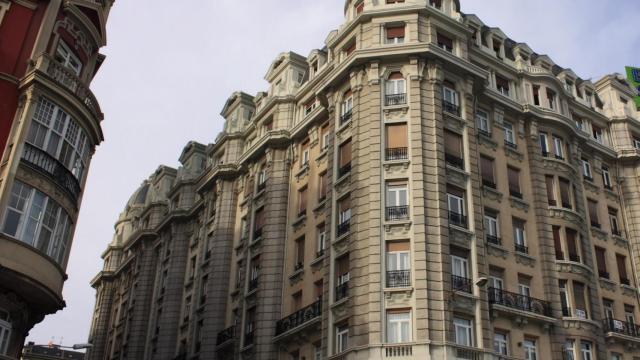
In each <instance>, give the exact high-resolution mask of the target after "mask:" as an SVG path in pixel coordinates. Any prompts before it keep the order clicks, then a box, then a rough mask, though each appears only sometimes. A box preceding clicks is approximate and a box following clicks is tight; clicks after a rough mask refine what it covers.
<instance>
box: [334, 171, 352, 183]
mask: <svg viewBox="0 0 640 360" xmlns="http://www.w3.org/2000/svg"><path fill="white" fill-rule="evenodd" d="M351 171H353V169H352V170H351ZM351 171H349V172H348V173H347V174H344V175H342V176H341V177H339V178H338V179H337V180H336V182H335V184H334V187H336V186H339V185H340V184H342V183H343V182H344V181H345V180H347V179H348V178H349V177H350V176H351Z"/></svg>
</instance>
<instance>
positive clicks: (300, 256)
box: [294, 236, 304, 270]
mask: <svg viewBox="0 0 640 360" xmlns="http://www.w3.org/2000/svg"><path fill="white" fill-rule="evenodd" d="M295 256H296V258H295V266H294V269H295V270H300V269H302V268H303V267H304V236H302V237H300V238H298V239H296V252H295Z"/></svg>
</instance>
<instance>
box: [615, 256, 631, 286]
mask: <svg viewBox="0 0 640 360" xmlns="http://www.w3.org/2000/svg"><path fill="white" fill-rule="evenodd" d="M616 263H617V264H618V276H619V277H620V283H621V284H623V285H631V284H630V282H629V277H628V276H627V257H626V256H624V255H620V254H616Z"/></svg>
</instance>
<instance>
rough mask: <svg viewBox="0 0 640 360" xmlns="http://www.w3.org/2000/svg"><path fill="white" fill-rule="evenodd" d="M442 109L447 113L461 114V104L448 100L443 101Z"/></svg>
mask: <svg viewBox="0 0 640 360" xmlns="http://www.w3.org/2000/svg"><path fill="white" fill-rule="evenodd" d="M442 110H444V112H446V113H449V114H453V115H456V116H460V106H459V105H456V104H454V103H451V102H448V101H446V100H443V101H442Z"/></svg>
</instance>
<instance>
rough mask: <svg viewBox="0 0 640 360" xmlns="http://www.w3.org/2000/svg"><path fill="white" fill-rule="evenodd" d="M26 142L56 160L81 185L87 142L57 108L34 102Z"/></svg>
mask: <svg viewBox="0 0 640 360" xmlns="http://www.w3.org/2000/svg"><path fill="white" fill-rule="evenodd" d="M26 141H27V142H28V143H29V144H31V145H33V146H35V147H37V148H39V149H41V150H44V151H46V152H47V153H49V155H51V156H53V157H54V158H56V159H58V160H59V161H60V162H61V163H62V164H63V165H64V166H65V167H66V168H67V169H69V170H70V171H71V173H72V174H73V175H74V176H75V177H76V179H78V182H82V179H83V175H84V172H85V169H86V164H87V163H88V161H89V147H90V144H89V140H88V138H87V136H86V134H85V132H84V130H83V129H82V128H81V127H80V126H79V125H78V123H77V122H76V121H75V120H73V119H72V118H71V117H70V116H69V115H68V114H67V113H66V112H64V111H63V110H62V109H61V108H60V107H59V106H57V105H56V104H54V103H53V102H51V101H49V100H47V99H46V98H44V97H40V98H39V99H38V105H37V107H36V111H35V113H34V116H33V121H32V122H31V127H30V128H29V133H28V134H27V139H26Z"/></svg>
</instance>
